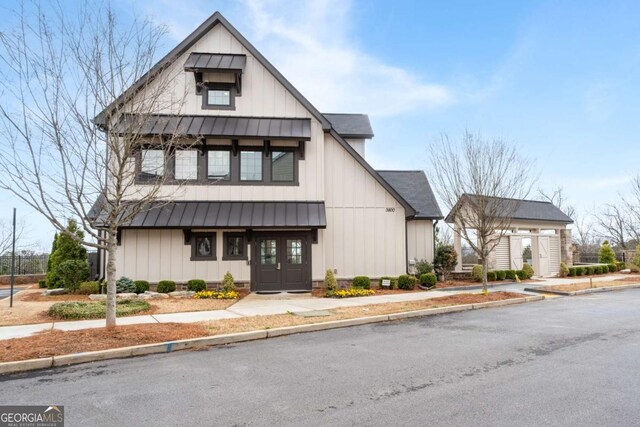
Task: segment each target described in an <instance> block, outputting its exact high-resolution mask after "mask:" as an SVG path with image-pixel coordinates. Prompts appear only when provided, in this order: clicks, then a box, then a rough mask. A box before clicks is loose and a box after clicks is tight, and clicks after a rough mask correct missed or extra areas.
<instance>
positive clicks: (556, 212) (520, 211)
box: [446, 194, 573, 224]
mask: <svg viewBox="0 0 640 427" xmlns="http://www.w3.org/2000/svg"><path fill="white" fill-rule="evenodd" d="M479 197H480V196H478V195H475V194H465V195H463V196H462V197H461V199H462V198H468V199H469V200H470V201H471V202H472V203H477V200H478V198H479ZM489 200H491V201H495V202H496V203H500V204H501V205H502V204H503V203H504V205H503V206H504V208H497V209H491V207H490V206H489V205H488V204H487V206H488V208H487V209H489V210H494V211H496V212H499V211H505V212H513V214H512V215H511V218H512V219H515V220H523V221H550V222H560V223H564V224H570V223H572V222H573V220H572V219H571V218H570V217H569V216H568V215H567V214H565V213H564V212H562V211H561V210H560V209H559V208H558V207H556V206H555V205H554V204H553V203H551V202H543V201H539V200H522V199H505V198H500V197H489ZM459 203H460V201H458V204H459ZM454 210H455V208H454ZM497 216H500V215H497ZM446 221H447V222H452V221H453V218H452V214H451V213H449V215H447V219H446Z"/></svg>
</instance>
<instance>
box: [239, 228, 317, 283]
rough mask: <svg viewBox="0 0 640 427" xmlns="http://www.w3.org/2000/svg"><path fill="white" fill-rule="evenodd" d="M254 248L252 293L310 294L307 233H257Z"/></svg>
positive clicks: (309, 259) (309, 257)
mask: <svg viewBox="0 0 640 427" xmlns="http://www.w3.org/2000/svg"><path fill="white" fill-rule="evenodd" d="M252 245H253V247H252V251H251V254H252V256H251V265H252V269H251V290H252V291H301V290H306V291H310V290H311V247H310V245H311V242H310V234H309V233H308V232H277V233H276V232H274V233H255V234H254V239H253V243H252Z"/></svg>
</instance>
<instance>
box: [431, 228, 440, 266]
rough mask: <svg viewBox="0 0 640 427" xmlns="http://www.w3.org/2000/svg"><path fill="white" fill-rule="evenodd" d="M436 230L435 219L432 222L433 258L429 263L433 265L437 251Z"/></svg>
mask: <svg viewBox="0 0 640 427" xmlns="http://www.w3.org/2000/svg"><path fill="white" fill-rule="evenodd" d="M437 228H438V220H437V219H436V220H435V221H434V222H433V258H432V259H431V262H432V263H433V260H434V259H436V250H438V244H437V239H436V229H437Z"/></svg>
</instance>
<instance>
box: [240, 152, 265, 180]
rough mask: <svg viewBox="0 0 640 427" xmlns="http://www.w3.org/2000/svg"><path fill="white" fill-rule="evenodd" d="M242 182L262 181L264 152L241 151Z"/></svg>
mask: <svg viewBox="0 0 640 427" xmlns="http://www.w3.org/2000/svg"><path fill="white" fill-rule="evenodd" d="M240 181H262V151H253V150H251V151H250V150H243V151H240Z"/></svg>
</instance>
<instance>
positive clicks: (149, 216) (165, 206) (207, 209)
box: [91, 199, 327, 229]
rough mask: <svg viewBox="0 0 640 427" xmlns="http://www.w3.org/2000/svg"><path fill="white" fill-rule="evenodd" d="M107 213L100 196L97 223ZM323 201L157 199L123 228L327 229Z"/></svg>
mask: <svg viewBox="0 0 640 427" xmlns="http://www.w3.org/2000/svg"><path fill="white" fill-rule="evenodd" d="M107 213H108V208H106V207H104V199H98V201H96V204H95V205H94V207H93V208H92V211H91V215H92V217H93V218H96V223H97V224H96V225H97V226H98V227H100V226H101V219H102V218H104V217H105V216H106V215H107ZM326 226H327V218H326V214H325V209H324V202H196V201H190V202H156V203H153V204H152V205H151V206H150V207H149V209H147V210H144V211H142V212H140V213H138V214H136V215H134V216H133V217H132V219H131V220H130V221H128V224H126V225H124V226H123V227H122V228H187V229H188V228H198V227H204V228H208V227H216V228H325V227H326Z"/></svg>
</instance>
